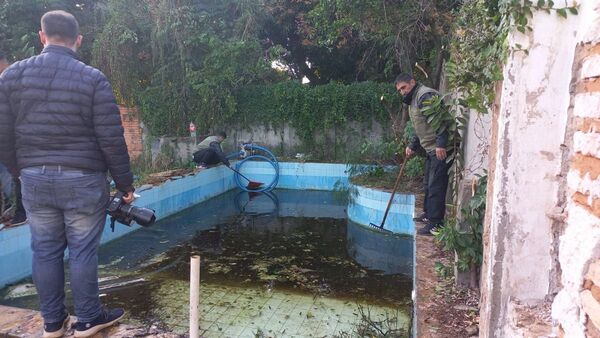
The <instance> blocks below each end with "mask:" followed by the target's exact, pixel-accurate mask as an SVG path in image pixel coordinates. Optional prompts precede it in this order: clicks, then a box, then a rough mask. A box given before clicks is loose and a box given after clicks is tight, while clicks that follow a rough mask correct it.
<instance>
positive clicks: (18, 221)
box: [9, 210, 27, 227]
mask: <svg viewBox="0 0 600 338" xmlns="http://www.w3.org/2000/svg"><path fill="white" fill-rule="evenodd" d="M9 223H10V226H11V227H16V226H18V225H23V224H25V223H27V215H26V214H25V210H17V211H16V212H15V217H13V218H12V219H11V220H10V221H9Z"/></svg>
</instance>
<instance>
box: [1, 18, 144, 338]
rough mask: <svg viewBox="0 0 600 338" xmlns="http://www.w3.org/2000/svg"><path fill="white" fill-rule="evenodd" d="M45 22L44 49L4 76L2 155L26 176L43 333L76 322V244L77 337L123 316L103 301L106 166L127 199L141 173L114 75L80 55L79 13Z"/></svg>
mask: <svg viewBox="0 0 600 338" xmlns="http://www.w3.org/2000/svg"><path fill="white" fill-rule="evenodd" d="M41 26H42V27H41V28H42V30H41V31H40V32H39V35H40V41H41V42H42V45H43V46H44V49H43V50H42V52H41V54H40V55H36V56H33V57H31V58H29V59H26V60H22V61H19V62H16V63H14V64H12V65H11V66H10V67H8V68H7V69H6V70H5V71H4V73H2V75H0V162H1V163H2V164H4V165H5V166H6V167H7V168H8V170H9V172H10V173H11V174H12V175H13V176H15V177H16V176H19V175H20V177H21V186H22V193H23V205H24V206H25V210H26V211H27V216H28V218H29V225H30V231H31V249H32V250H33V272H32V277H33V282H34V283H35V286H36V289H37V292H38V296H39V300H40V310H41V312H42V317H43V318H44V333H43V337H45V338H51V337H62V336H63V335H64V334H65V332H66V330H67V327H68V323H69V318H70V317H69V314H68V313H67V308H66V306H65V290H64V287H65V274H64V266H65V264H64V257H65V256H64V252H65V249H67V248H68V249H69V270H70V274H69V279H70V282H71V283H70V287H71V291H72V296H73V307H74V309H75V315H77V323H75V324H74V325H73V328H74V331H75V332H74V334H75V337H89V336H93V335H94V334H96V333H97V332H99V331H100V330H102V329H103V328H105V327H108V326H110V325H112V324H114V323H116V322H117V321H118V320H119V319H120V318H122V317H123V314H124V310H123V309H105V308H104V307H103V306H102V304H101V302H100V298H99V294H98V246H99V244H100V238H101V236H102V232H103V229H104V225H105V223H106V207H107V206H108V204H109V198H110V195H109V193H110V187H109V183H108V181H107V172H110V175H111V176H112V178H113V180H114V181H115V184H116V189H117V190H119V191H121V192H123V193H124V194H125V195H124V197H123V201H124V202H125V203H131V201H133V191H134V189H133V185H132V184H133V174H132V173H131V170H130V165H129V155H128V153H127V145H126V144H125V138H124V136H123V126H122V124H121V115H120V113H119V107H118V106H117V103H116V100H115V96H114V94H113V91H112V88H111V86H110V84H109V82H108V79H107V78H106V77H105V76H104V74H102V73H101V72H100V71H99V70H97V69H95V68H92V67H90V66H87V65H86V64H84V63H83V62H81V61H79V60H78V55H77V53H76V51H77V49H78V48H79V47H80V46H81V39H82V37H81V35H79V24H78V22H77V20H76V19H75V17H74V16H73V15H71V14H69V13H67V12H64V11H51V12H48V13H46V14H44V15H43V16H42V20H41Z"/></svg>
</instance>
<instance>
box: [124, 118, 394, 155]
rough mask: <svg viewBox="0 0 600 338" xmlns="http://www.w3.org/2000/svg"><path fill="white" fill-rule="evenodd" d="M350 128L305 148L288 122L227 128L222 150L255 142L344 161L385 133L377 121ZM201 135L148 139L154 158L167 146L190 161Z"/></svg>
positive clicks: (332, 132) (319, 136)
mask: <svg viewBox="0 0 600 338" xmlns="http://www.w3.org/2000/svg"><path fill="white" fill-rule="evenodd" d="M347 129H348V130H350V131H344V132H341V131H336V130H335V129H332V130H330V131H329V132H328V133H327V135H322V134H319V133H317V135H315V138H316V140H317V141H318V142H319V144H326V145H327V146H324V147H323V146H321V147H317V148H316V149H305V146H304V145H303V143H302V141H301V140H300V138H299V137H298V136H297V134H296V131H295V130H294V128H292V127H290V126H289V125H284V126H281V127H279V128H271V127H269V126H266V125H254V126H243V127H239V128H230V129H226V130H225V132H226V133H227V135H228V138H227V140H225V142H224V143H223V149H224V150H225V151H226V152H232V151H237V150H238V149H237V148H238V146H239V145H240V144H242V143H248V142H253V143H256V144H259V145H261V146H263V147H267V148H269V149H270V150H272V151H273V152H274V153H276V154H278V155H284V156H286V157H294V156H295V155H296V154H297V153H302V154H304V155H309V154H312V155H313V158H314V157H315V156H316V157H317V158H320V159H330V160H332V161H342V160H344V159H345V154H346V153H347V152H349V151H355V150H356V149H357V148H358V146H360V145H361V144H362V143H363V142H364V141H369V142H373V143H379V142H381V141H382V140H383V137H384V135H385V131H384V128H383V127H382V126H381V125H380V124H379V123H377V122H375V121H372V122H371V123H356V122H348V124H347ZM126 131H127V129H126ZM202 138H203V136H200V135H198V137H197V138H192V137H169V136H163V137H159V138H152V139H151V141H150V142H149V143H150V148H151V151H152V159H153V160H156V159H157V156H158V154H159V153H160V152H161V151H163V152H164V151H165V148H164V147H168V148H169V149H168V151H171V150H172V151H173V155H174V158H173V159H174V160H184V161H187V160H190V159H191V156H192V152H193V150H194V147H195V145H196V143H198V142H200V141H202ZM324 138H326V140H325V139H324Z"/></svg>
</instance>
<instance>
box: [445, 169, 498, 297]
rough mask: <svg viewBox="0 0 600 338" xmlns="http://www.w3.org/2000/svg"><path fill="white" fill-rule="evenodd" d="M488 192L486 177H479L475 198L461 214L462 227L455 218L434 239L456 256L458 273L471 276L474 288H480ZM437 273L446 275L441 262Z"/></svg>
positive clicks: (447, 222) (473, 197)
mask: <svg viewBox="0 0 600 338" xmlns="http://www.w3.org/2000/svg"><path fill="white" fill-rule="evenodd" d="M486 191H487V174H486V175H484V176H480V177H479V182H478V184H477V187H476V189H475V191H474V194H473V196H472V197H471V199H470V200H469V203H468V204H467V206H466V207H465V208H463V209H462V210H461V214H462V224H461V225H460V226H459V225H458V224H457V222H458V220H457V218H456V217H452V218H449V219H448V220H447V221H446V223H445V224H444V226H443V227H442V228H441V229H440V230H439V232H438V233H437V234H436V235H435V237H436V239H437V241H438V242H440V243H442V245H443V248H444V250H451V251H453V252H454V253H456V257H457V260H456V262H455V264H456V267H457V268H458V270H459V271H470V272H471V274H472V277H471V286H472V287H476V286H477V281H478V278H477V275H478V268H479V266H481V262H482V260H483V241H482V235H483V221H484V216H485V198H486ZM463 229H464V230H463ZM440 265H441V266H440ZM436 270H439V271H447V269H445V267H444V266H443V264H441V263H439V262H438V263H436Z"/></svg>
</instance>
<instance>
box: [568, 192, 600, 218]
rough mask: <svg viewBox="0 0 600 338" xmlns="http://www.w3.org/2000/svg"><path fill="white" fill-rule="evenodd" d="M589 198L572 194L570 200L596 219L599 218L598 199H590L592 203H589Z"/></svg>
mask: <svg viewBox="0 0 600 338" xmlns="http://www.w3.org/2000/svg"><path fill="white" fill-rule="evenodd" d="M589 197H590V196H589V195H585V194H582V193H580V192H576V193H574V194H573V197H572V198H573V201H574V202H575V203H577V204H579V205H581V206H582V207H584V208H585V209H587V210H588V211H589V212H591V213H592V214H594V215H595V216H596V217H598V218H600V198H592V202H591V203H590V202H589Z"/></svg>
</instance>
